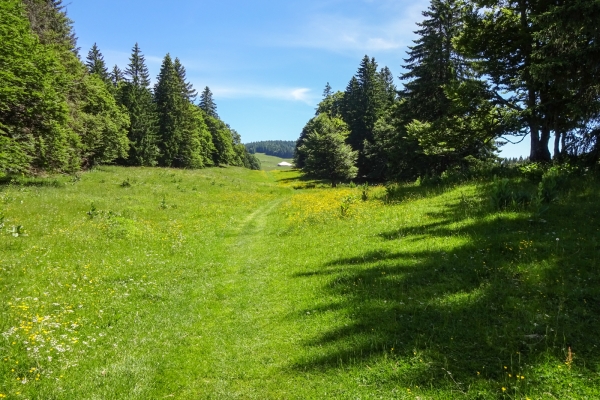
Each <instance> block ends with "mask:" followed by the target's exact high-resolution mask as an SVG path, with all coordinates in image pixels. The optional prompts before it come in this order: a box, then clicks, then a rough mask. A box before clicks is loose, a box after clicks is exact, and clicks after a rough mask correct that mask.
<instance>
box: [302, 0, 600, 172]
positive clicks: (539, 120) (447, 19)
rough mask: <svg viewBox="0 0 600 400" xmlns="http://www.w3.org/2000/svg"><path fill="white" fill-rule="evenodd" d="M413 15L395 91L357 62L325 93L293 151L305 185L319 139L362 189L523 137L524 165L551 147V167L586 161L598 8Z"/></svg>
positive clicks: (457, 9)
mask: <svg viewBox="0 0 600 400" xmlns="http://www.w3.org/2000/svg"><path fill="white" fill-rule="evenodd" d="M423 15H424V17H425V20H424V21H423V22H421V23H419V24H418V26H419V29H418V30H417V31H416V33H417V34H418V38H417V39H416V40H415V42H414V45H413V46H412V47H409V51H408V55H407V58H406V59H405V62H406V65H404V66H403V67H404V69H405V71H406V72H405V73H404V74H402V75H401V76H400V80H401V81H403V87H402V88H400V89H397V88H395V87H394V84H393V78H392V74H391V72H390V71H389V69H388V68H387V67H384V68H382V69H379V70H378V66H377V63H376V62H375V59H373V58H369V57H368V56H365V57H364V58H363V60H362V62H361V64H360V67H359V69H358V71H357V73H356V75H355V76H354V77H352V79H351V80H350V82H349V83H348V86H347V87H346V90H345V91H344V92H335V93H333V92H332V90H331V87H330V86H329V84H328V85H327V87H326V89H325V92H324V98H323V101H322V102H321V103H320V104H319V106H318V109H317V116H316V117H315V118H314V119H313V120H311V121H309V122H308V124H307V125H306V126H305V128H304V130H303V131H302V134H301V135H300V138H299V140H298V141H297V146H296V156H295V161H296V164H297V165H298V166H299V167H301V168H305V170H306V172H312V173H313V174H314V173H315V171H314V170H313V169H312V168H311V165H312V164H311V163H310V162H309V163H308V165H307V161H308V160H309V159H310V158H311V157H313V158H314V155H315V151H314V142H315V141H317V137H319V136H323V135H326V132H335V134H336V135H338V134H342V135H346V137H345V140H344V142H343V143H342V144H343V145H347V146H349V150H350V152H348V151H346V150H348V149H346V150H344V151H343V152H344V153H345V154H347V158H350V159H351V158H354V157H355V158H356V163H355V165H356V167H357V168H358V171H357V174H358V175H359V176H360V177H363V178H367V179H409V178H414V177H416V176H420V175H428V174H439V173H441V172H443V171H446V170H448V169H451V168H461V167H466V166H468V165H470V164H471V163H473V162H477V160H490V159H494V158H496V157H497V156H496V150H497V148H498V146H500V145H502V144H503V143H506V140H505V139H504V138H505V137H507V136H509V137H514V136H517V137H518V136H521V137H523V138H524V137H525V136H529V140H530V145H531V151H530V159H531V160H532V161H542V162H543V161H549V160H550V159H551V158H552V155H551V153H550V151H549V144H550V140H551V138H552V136H554V143H553V144H554V146H553V150H554V155H553V156H554V157H555V158H561V157H567V156H569V155H581V154H586V155H587V156H588V157H590V158H591V159H592V160H598V158H599V157H600V140H599V139H600V124H599V122H600V40H599V39H600V30H598V28H597V24H596V23H595V22H594V21H597V20H598V18H599V17H600V1H598V0H559V1H547V0H469V1H459V0H432V1H431V4H430V7H429V8H428V10H427V11H425V12H424V13H423ZM323 124H326V125H327V124H328V127H327V128H324V127H323ZM332 127H336V128H335V129H333V128H332ZM317 129H323V130H322V131H318V130H317ZM311 149H313V150H311ZM339 150H340V151H341V149H339ZM353 153H356V154H354V155H353ZM338 162H339V161H338ZM346 164H348V163H347V159H346V161H345V162H344V163H342V164H341V165H346ZM332 168H333V166H330V167H329V170H332ZM340 168H341V170H345V171H347V173H346V175H347V177H351V176H350V175H352V172H351V171H352V170H349V169H348V168H347V167H340ZM334 169H335V168H334ZM342 175H343V174H342Z"/></svg>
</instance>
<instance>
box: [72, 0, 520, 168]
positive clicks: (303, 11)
mask: <svg viewBox="0 0 600 400" xmlns="http://www.w3.org/2000/svg"><path fill="white" fill-rule="evenodd" d="M65 3H67V2H65ZM67 4H68V6H67V12H68V15H69V17H70V18H71V19H73V20H74V21H75V31H76V33H77V36H78V37H79V42H78V43H79V46H80V47H81V56H82V57H85V56H86V55H87V52H88V50H89V49H90V47H92V45H93V44H94V43H97V44H98V47H99V48H100V51H101V52H102V54H103V55H104V58H105V60H106V62H107V64H108V65H109V67H112V66H113V65H114V64H117V65H119V67H120V68H121V69H125V67H126V66H127V63H128V59H129V55H130V53H131V48H132V47H133V45H134V44H135V43H136V42H138V43H139V45H140V48H141V49H142V52H143V53H144V55H145V56H146V61H147V64H148V68H149V69H150V73H151V76H152V77H153V78H155V77H156V75H157V74H158V71H159V68H160V63H161V61H162V58H163V57H164V56H165V54H166V53H170V54H171V56H172V57H179V58H180V60H181V61H182V63H183V65H184V66H185V67H186V70H187V76H188V79H189V80H190V82H192V83H193V84H194V87H195V88H196V89H197V90H198V91H201V90H202V89H203V88H204V87H205V86H209V87H210V88H211V90H212V91H213V93H214V97H215V101H216V103H217V111H218V113H219V115H220V116H221V118H222V119H223V120H224V121H225V122H227V123H229V124H230V125H231V126H232V127H233V128H235V129H236V130H237V131H238V132H239V133H240V134H241V135H242V140H243V141H244V142H251V141H258V140H296V139H297V138H298V135H299V134H300V131H301V130H302V127H303V126H304V125H305V124H306V122H307V121H308V120H309V119H310V118H312V117H313V116H314V109H315V107H316V105H317V103H318V102H319V101H320V99H321V95H322V92H323V88H324V87H325V84H326V83H327V82H329V83H330V84H331V86H332V87H333V89H334V90H344V88H345V87H346V84H347V83H348V81H349V80H350V78H351V77H352V75H354V74H355V72H356V70H357V68H358V65H359V63H360V60H361V59H362V57H363V56H364V55H365V54H367V55H369V56H370V57H375V59H376V60H377V62H378V63H379V65H380V66H388V67H389V68H390V69H391V71H392V73H393V74H394V76H396V77H397V76H399V75H400V74H401V73H402V68H401V65H402V64H403V63H404V61H403V58H404V57H406V50H407V46H409V45H410V44H411V43H412V40H413V39H414V38H415V35H414V33H413V31H414V30H415V29H416V25H415V23H416V22H420V21H422V19H423V18H422V16H421V12H422V11H423V10H425V9H426V8H427V6H428V5H429V0H303V1H266V0H246V1H240V0H221V1H205V0H201V1H192V0H172V1H168V2H165V1H154V0H150V1H148V0H146V1H141V0H119V1H117V0H103V1H91V0H71V1H70V2H69V3H67ZM397 84H399V82H398V81H397ZM527 142H528V141H527V140H525V142H524V144H522V145H521V146H511V148H510V149H508V148H507V149H506V150H505V151H504V152H503V154H502V155H503V156H519V155H525V154H527V153H528V146H527V145H526V144H527Z"/></svg>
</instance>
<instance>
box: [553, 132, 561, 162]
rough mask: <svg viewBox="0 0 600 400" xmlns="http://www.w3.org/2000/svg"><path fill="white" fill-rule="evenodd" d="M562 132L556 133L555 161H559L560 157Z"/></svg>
mask: <svg viewBox="0 0 600 400" xmlns="http://www.w3.org/2000/svg"><path fill="white" fill-rule="evenodd" d="M561 136H562V135H561V134H560V132H558V131H556V132H554V157H553V158H554V159H555V160H557V159H558V158H559V157H560V138H561Z"/></svg>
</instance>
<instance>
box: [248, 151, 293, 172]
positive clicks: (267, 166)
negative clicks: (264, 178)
mask: <svg viewBox="0 0 600 400" xmlns="http://www.w3.org/2000/svg"><path fill="white" fill-rule="evenodd" d="M256 157H257V158H258V159H259V160H260V164H261V169H263V170H265V171H272V170H274V169H281V170H289V169H290V167H278V166H277V164H279V163H280V162H282V161H286V162H289V163H290V164H293V163H294V160H292V159H291V158H279V157H275V156H268V155H266V154H263V153H256Z"/></svg>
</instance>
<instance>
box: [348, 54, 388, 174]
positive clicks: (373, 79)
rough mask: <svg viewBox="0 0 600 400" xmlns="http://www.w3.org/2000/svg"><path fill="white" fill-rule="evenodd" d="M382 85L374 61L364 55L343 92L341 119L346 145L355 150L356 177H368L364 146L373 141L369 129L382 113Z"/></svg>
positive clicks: (383, 89)
mask: <svg viewBox="0 0 600 400" xmlns="http://www.w3.org/2000/svg"><path fill="white" fill-rule="evenodd" d="M384 91H385V88H384V84H383V81H382V79H381V76H380V75H379V74H378V72H377V62H376V61H375V59H374V58H369V57H368V56H365V57H364V58H363V59H362V61H361V63H360V67H359V68H358V71H357V73H356V75H355V76H354V77H352V79H351V80H350V82H349V83H348V87H347V88H346V92H345V93H344V107H343V114H342V115H343V118H344V121H345V122H346V123H347V124H348V126H349V128H350V135H349V136H348V143H349V144H350V145H351V146H352V148H353V149H354V150H356V151H358V154H359V155H358V171H359V175H361V176H365V175H368V174H369V163H368V161H367V160H366V158H365V157H364V153H363V149H364V146H365V143H372V142H373V128H374V127H375V123H376V122H377V120H378V119H379V118H380V117H381V116H382V115H383V113H384V110H385V105H386V104H385V101H384V100H385V96H384Z"/></svg>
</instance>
